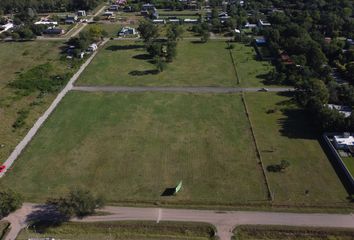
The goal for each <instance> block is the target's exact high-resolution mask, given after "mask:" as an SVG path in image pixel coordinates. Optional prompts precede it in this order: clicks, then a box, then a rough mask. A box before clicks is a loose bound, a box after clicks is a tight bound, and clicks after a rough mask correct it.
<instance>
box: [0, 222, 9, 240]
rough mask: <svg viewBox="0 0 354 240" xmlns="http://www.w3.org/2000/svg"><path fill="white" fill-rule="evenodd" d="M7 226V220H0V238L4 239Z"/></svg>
mask: <svg viewBox="0 0 354 240" xmlns="http://www.w3.org/2000/svg"><path fill="white" fill-rule="evenodd" d="M9 227H10V223H9V222H8V221H0V240H3V239H5V236H6V233H7V231H8V230H9Z"/></svg>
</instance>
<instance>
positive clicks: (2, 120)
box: [0, 41, 72, 164]
mask: <svg viewBox="0 0 354 240" xmlns="http://www.w3.org/2000/svg"><path fill="white" fill-rule="evenodd" d="M62 44H63V43H62V42H56V41H37V42H35V41H31V42H6V43H0V66H1V67H0V136H1V137H0V144H3V145H4V147H2V148H0V164H1V163H2V161H3V160H4V159H6V157H8V155H9V154H10V152H11V151H12V149H13V148H14V147H15V146H16V144H17V143H18V142H19V141H20V140H21V139H22V137H23V136H24V134H25V133H26V132H27V130H28V128H29V127H30V126H31V125H32V124H33V122H34V121H35V120H36V119H37V118H38V117H39V116H40V114H41V113H42V112H43V111H44V110H45V109H46V108H47V107H48V104H49V103H50V101H51V100H52V99H53V97H54V95H53V94H46V95H44V96H43V97H42V98H40V99H38V98H37V96H38V92H36V93H33V94H30V95H27V96H21V95H18V94H16V93H15V92H16V91H15V90H14V89H11V88H9V87H7V86H8V84H9V83H10V82H11V81H12V80H14V79H16V77H17V75H18V74H20V73H23V72H26V71H27V70H29V69H31V68H33V67H34V66H37V65H39V64H44V63H47V62H49V63H51V64H52V65H53V66H55V71H56V72H57V73H62V72H68V71H72V70H68V69H67V68H66V67H67V66H66V64H65V62H62V61H60V60H59V58H60V55H59V53H60V51H61V50H60V46H62ZM33 102H36V103H40V104H37V105H31V103H33ZM21 110H30V112H29V115H28V118H27V120H26V125H25V126H24V127H23V128H21V129H17V130H16V131H14V129H13V127H12V124H13V123H14V122H15V120H16V118H17V117H18V112H19V111H21Z"/></svg>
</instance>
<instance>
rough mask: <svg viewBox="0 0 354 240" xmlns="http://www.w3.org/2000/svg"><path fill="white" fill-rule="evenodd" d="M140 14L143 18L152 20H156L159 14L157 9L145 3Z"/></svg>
mask: <svg viewBox="0 0 354 240" xmlns="http://www.w3.org/2000/svg"><path fill="white" fill-rule="evenodd" d="M140 14H141V15H142V16H144V17H151V18H152V19H158V18H159V14H158V13H157V9H156V8H155V6H154V5H153V4H150V3H147V4H144V5H143V6H142V7H141V11H140Z"/></svg>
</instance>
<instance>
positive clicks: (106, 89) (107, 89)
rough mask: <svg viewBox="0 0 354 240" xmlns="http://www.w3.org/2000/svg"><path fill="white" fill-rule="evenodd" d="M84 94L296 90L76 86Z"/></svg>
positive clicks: (282, 89)
mask: <svg viewBox="0 0 354 240" xmlns="http://www.w3.org/2000/svg"><path fill="white" fill-rule="evenodd" d="M72 90H73V91H83V92H173V93H237V92H262V91H263V92H289V91H294V88H279V87H278V88H267V89H266V90H265V89H264V88H240V87H143V86H141V87H127V86H74V87H73V88H72Z"/></svg>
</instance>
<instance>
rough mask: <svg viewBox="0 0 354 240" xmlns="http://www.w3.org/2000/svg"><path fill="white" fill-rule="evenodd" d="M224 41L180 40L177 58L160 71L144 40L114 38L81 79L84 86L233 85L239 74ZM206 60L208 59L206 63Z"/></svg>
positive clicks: (80, 82)
mask: <svg viewBox="0 0 354 240" xmlns="http://www.w3.org/2000/svg"><path fill="white" fill-rule="evenodd" d="M226 47H227V45H226V43H225V42H223V41H209V42H208V43H206V44H200V43H192V42H189V41H180V42H179V43H178V47H177V57H176V59H175V60H174V61H173V62H172V63H170V64H168V66H167V69H166V70H164V71H163V72H162V73H157V71H156V67H155V65H154V64H153V62H152V61H151V60H152V59H151V58H150V56H149V55H148V54H147V53H146V51H145V49H144V47H143V43H142V42H126V41H124V42H122V41H121V42H119V41H111V42H109V43H108V44H107V45H106V46H105V48H104V49H102V50H101V52H100V53H99V54H98V55H97V57H96V58H95V59H94V60H93V62H92V63H91V64H90V66H89V67H88V68H87V69H86V70H85V71H84V72H83V74H82V76H81V77H80V79H79V80H78V84H81V85H121V86H122V85H123V86H234V85H236V82H237V81H236V76H235V73H234V69H233V66H232V61H231V58H230V54H229V52H228V50H227V49H226ZM206 60H209V61H208V62H206Z"/></svg>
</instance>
